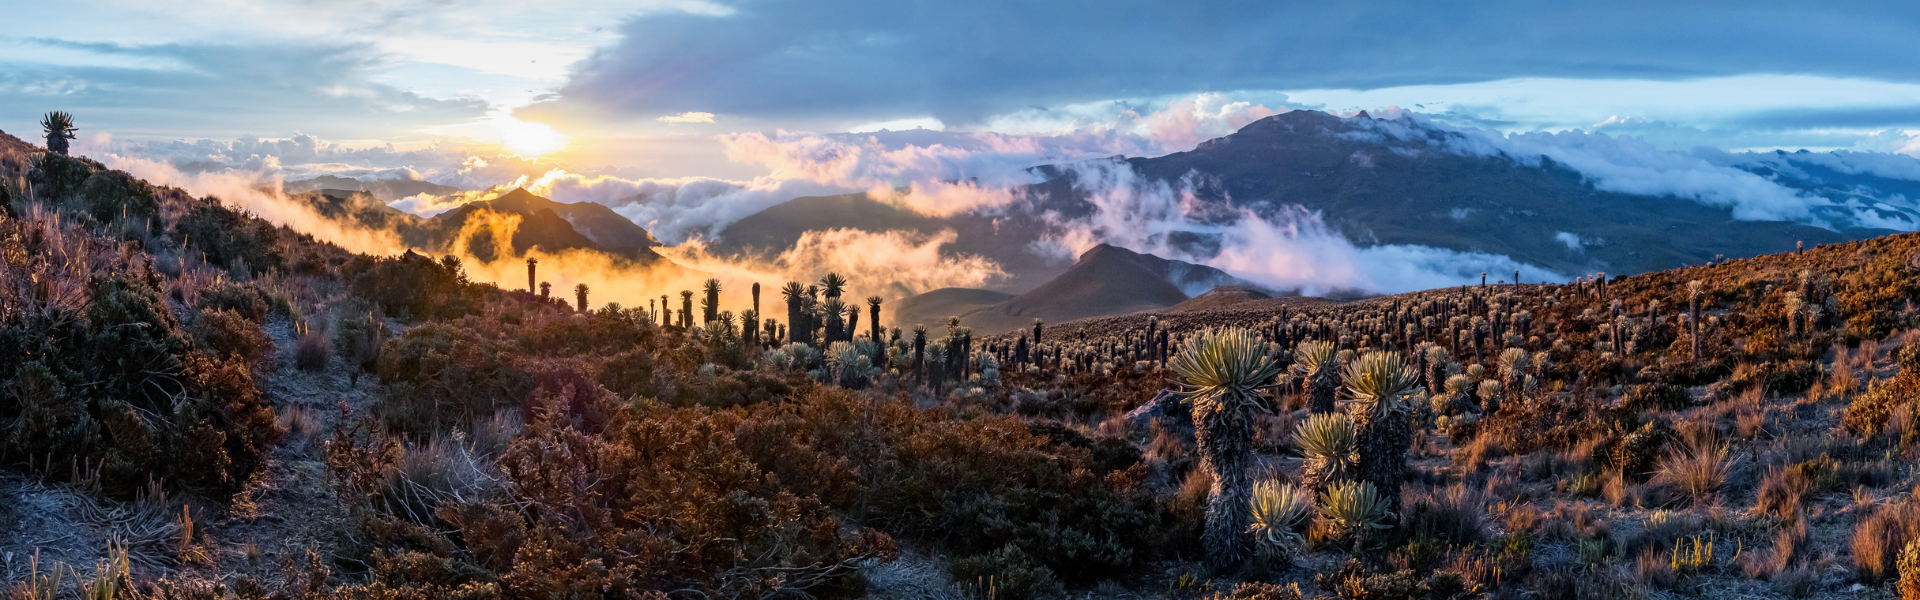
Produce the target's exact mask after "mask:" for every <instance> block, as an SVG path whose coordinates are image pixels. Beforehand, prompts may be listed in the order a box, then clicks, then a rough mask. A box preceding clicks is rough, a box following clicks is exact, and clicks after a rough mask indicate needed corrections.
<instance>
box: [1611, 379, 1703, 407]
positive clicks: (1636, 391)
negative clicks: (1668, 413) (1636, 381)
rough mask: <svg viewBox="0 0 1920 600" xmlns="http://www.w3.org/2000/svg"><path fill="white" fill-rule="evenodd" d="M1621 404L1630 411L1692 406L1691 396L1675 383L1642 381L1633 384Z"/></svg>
mask: <svg viewBox="0 0 1920 600" xmlns="http://www.w3.org/2000/svg"><path fill="white" fill-rule="evenodd" d="M1621 404H1622V405H1623V406H1625V407H1626V408H1627V409H1628V410H1632V411H1648V410H1679V409H1682V408H1686V407H1688V406H1692V405H1693V396H1692V395H1689V394H1687V390H1685V389H1683V388H1681V387H1679V386H1676V385H1671V384H1665V383H1643V384H1640V385H1636V386H1633V389H1632V390H1629V391H1628V392H1627V396H1626V398H1623V399H1622V400H1621Z"/></svg>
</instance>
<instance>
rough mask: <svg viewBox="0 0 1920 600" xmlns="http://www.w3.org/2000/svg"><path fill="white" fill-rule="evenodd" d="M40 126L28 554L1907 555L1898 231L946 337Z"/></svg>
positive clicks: (31, 580)
mask: <svg viewBox="0 0 1920 600" xmlns="http://www.w3.org/2000/svg"><path fill="white" fill-rule="evenodd" d="M71 128H72V120H71V117H67V116H64V115H59V116H57V117H56V116H55V115H49V117H48V124H47V129H48V134H49V138H48V141H49V145H48V148H52V149H53V150H52V151H45V150H41V149H40V148H36V147H33V146H30V145H27V144H25V143H21V142H19V141H18V140H14V139H12V138H6V137H0V206H4V207H5V209H6V213H5V216H4V218H0V269H4V270H3V271H0V342H3V343H0V352H5V353H7V356H6V357H5V359H4V360H0V375H3V376H0V470H3V471H4V478H0V492H4V493H8V494H13V496H9V497H25V494H26V492H23V491H20V490H32V491H33V493H35V494H42V495H46V494H56V495H59V494H64V495H62V496H60V497H62V498H73V500H71V501H69V504H71V505H74V506H87V507H93V508H91V509H88V510H77V509H76V510H74V511H72V512H73V513H74V514H78V515H80V516H78V517H74V518H75V519H76V520H77V521H79V522H82V524H84V525H86V526H87V527H90V528H92V529H89V530H90V531H91V530H101V531H111V532H113V535H111V536H108V539H107V541H106V542H105V543H103V544H101V545H100V547H99V548H96V549H94V554H93V555H91V556H93V557H96V558H97V560H91V559H90V560H68V561H58V562H56V561H52V560H45V561H43V560H41V557H40V555H39V554H38V553H33V554H32V557H31V558H30V559H29V558H28V555H29V553H31V552H32V550H31V549H18V550H16V549H13V548H3V549H0V551H6V552H10V553H11V554H8V555H7V558H6V561H5V562H4V563H3V564H0V577H4V578H5V581H4V583H5V585H6V586H8V588H7V593H10V594H13V595H15V596H18V597H22V598H45V597H55V596H63V597H64V596H71V595H73V594H86V595H87V596H88V597H105V598H111V597H128V598H134V597H155V598H228V597H232V598H289V599H291V598H332V597H349V598H627V597H635V598H675V599H701V600H704V599H709V598H722V597H725V598H747V597H755V598H757V597H816V598H851V597H862V596H874V597H915V598H922V597H932V598H962V597H965V598H975V597H978V598H1003V597H1004V598H1026V597H1064V596H1075V597H1080V596H1093V597H1123V596H1125V597H1134V596H1152V597H1157V596H1169V597H1184V598H1248V599H1252V598H1260V599H1269V598H1313V597H1328V598H1348V599H1361V598H1365V599H1382V598H1406V599H1464V598H1535V597H1538V598H1632V597H1644V598H1651V597H1668V596H1683V595H1694V594H1699V593H1701V592H1702V590H1727V591H1730V592H1731V593H1737V594H1740V595H1743V596H1746V597H1795V598H1798V597H1818V596H1837V595H1849V597H1852V596H1851V595H1853V594H1856V590H1860V592H1858V593H1869V594H1879V595H1880V596H1881V597H1891V596H1894V595H1898V596H1901V597H1904V598H1920V503H1916V502H1914V500H1913V496H1912V492H1913V490H1914V489H1915V488H1916V486H1920V480H1916V479H1915V477H1914V473H1913V469H1912V468H1911V464H1912V460H1913V458H1914V457H1915V452H1916V450H1915V446H1916V442H1920V406H1916V403H1920V335H1916V334H1913V333H1912V331H1913V328H1914V327H1915V326H1916V325H1920V323H1916V318H1920V315H1917V314H1916V312H1915V310H1914V309H1913V307H1912V304H1911V301H1910V299H1911V298H1913V297H1914V296H1915V295H1916V293H1920V236H1914V235H1899V236H1889V237H1884V238H1879V239H1875V240H1869V241H1863V242H1855V243H1849V244H1840V245H1830V246H1822V247H1816V248H1808V249H1805V250H1804V251H1801V252H1796V253H1793V254H1784V255H1776V256H1764V257H1758V258H1751V259H1739V260H1730V261H1724V262H1720V263H1717V264H1713V265H1708V266H1699V267H1690V268H1685V269H1679V270H1674V271H1666V272H1658V273H1649V274H1644V275H1637V276H1632V277H1624V278H1622V277H1606V276H1604V275H1602V276H1596V277H1589V278H1582V279H1580V280H1577V281H1575V282H1573V283H1569V284H1521V283H1517V282H1508V283H1499V282H1490V283H1483V284H1481V285H1475V286H1464V287H1459V288H1451V289H1443V290H1432V291H1427V292H1420V293H1415V294H1406V295H1400V296H1392V297H1383V298H1373V299H1368V300H1362V301H1356V302H1347V303H1328V302H1321V303H1306V302H1293V301H1285V300H1276V301H1257V302H1251V303H1248V304H1243V305H1235V306H1229V307H1226V308H1220V309H1214V310H1208V311H1202V312H1173V313H1166V314H1157V315H1129V316H1123V317H1112V318H1102V319H1092V320H1086V321H1080V322H1075V323H1068V324H1054V325H1049V324H1043V323H1039V322H1035V323H1034V324H1033V326H1032V328H1031V329H1028V330H1023V331H1019V332H1015V333H1011V334H1005V335H1000V336H980V337H976V336H975V335H974V334H973V333H972V332H971V331H970V330H969V329H968V328H967V327H966V326H965V324H964V323H962V322H959V321H958V320H957V319H952V320H949V321H948V322H946V323H935V324H927V325H925V326H914V327H904V328H897V327H883V326H882V323H885V322H886V320H885V318H886V316H887V314H886V312H885V309H886V308H887V307H886V303H885V302H884V301H883V300H882V299H881V298H877V297H876V298H865V299H856V298H852V297H846V296H845V294H844V292H845V290H846V289H847V286H848V282H847V281H846V280H844V279H842V278H841V277H840V276H838V275H834V274H827V275H826V276H825V277H823V278H822V279H820V280H818V281H813V282H791V283H785V284H784V285H783V286H781V287H780V288H779V289H777V290H771V289H770V290H767V291H768V292H769V293H768V294H767V297H765V298H762V294H761V292H762V290H761V289H760V288H759V286H757V285H756V286H754V287H753V288H751V289H748V290H730V289H723V288H722V286H721V284H720V282H718V281H709V282H707V284H706V285H705V286H703V287H702V288H701V289H698V290H660V296H659V297H658V298H657V300H658V302H657V303H656V302H654V300H653V299H649V300H647V304H648V306H647V307H640V306H637V305H636V306H632V307H627V306H622V305H619V304H613V303H607V304H603V305H600V306H598V307H597V308H592V309H590V310H589V309H587V308H586V307H587V306H590V304H589V303H588V302H587V301H588V300H589V299H590V295H591V294H592V290H590V289H587V288H586V286H584V285H582V286H579V287H576V288H575V289H573V290H571V291H572V292H573V294H572V297H570V298H568V297H562V296H564V291H565V290H563V291H562V294H561V295H556V294H555V293H554V290H552V289H551V286H548V285H538V286H537V288H536V284H538V282H539V279H538V275H539V268H540V267H539V265H538V264H537V263H535V262H533V261H529V264H528V276H529V281H528V287H527V289H519V290H503V289H500V288H498V287H495V286H492V285H486V284H477V283H474V282H472V281H469V280H468V279H467V278H466V276H465V274H464V272H463V269H462V265H461V263H460V261H459V260H457V259H455V258H452V257H444V258H433V257H429V256H425V255H421V254H416V253H413V252H407V253H404V254H402V255H400V256H386V257H376V256H365V255H357V254H353V253H350V252H347V251H344V250H342V249H340V248H338V247H336V246H333V245H331V244H328V243H326V242H325V241H323V240H317V239H314V238H312V237H310V236H307V235H303V234H300V233H297V232H294V231H292V230H290V229H287V228H283V227H276V226H273V225H271V224H268V223H267V222H265V221H262V220H260V219H258V218H256V217H254V216H251V215H248V214H246V213H245V212H243V211H238V210H236V209H233V208H231V207H229V206H227V205H224V204H222V203H221V202H219V201H218V200H217V199H213V198H194V197H191V196H190V195H188V194H185V193H183V192H181V191H179V190H174V189H167V188H159V187H154V186H150V185H148V184H146V183H144V182H141V181H139V180H136V179H132V178H130V177H128V176H126V175H125V174H122V173H117V172H114V171H111V170H108V169H105V168H104V167H102V166H101V165H99V164H97V163H94V162H92V161H89V160H86V159H84V158H75V157H69V156H67V155H66V154H65V151H64V150H65V143H64V137H61V136H66V135H69V134H68V131H69V130H70V129H71ZM536 289H537V290H538V291H536ZM726 295H744V296H746V297H748V298H749V299H750V302H749V303H750V305H751V306H752V307H753V308H752V309H750V310H747V311H742V312H741V313H740V314H734V313H732V312H729V311H724V310H720V306H721V305H722V298H723V297H725V296H726ZM736 297H738V296H736ZM763 301H764V302H763ZM763 307H764V308H763ZM305 385H314V386H330V387H326V389H327V390H329V391H328V392H326V393H327V394H332V395H333V396H334V397H330V398H328V399H327V401H326V402H316V401H313V399H312V398H306V399H300V398H299V397H297V396H298V394H296V393H295V392H297V391H298V388H299V386H305ZM295 509H298V510H299V511H300V512H298V513H297V514H296V513H288V514H276V513H275V511H290V510H295ZM22 510H26V509H22V508H14V507H8V508H0V515H9V516H12V515H16V514H17V513H19V512H20V511H22ZM113 515H119V516H113ZM262 532H265V533H266V534H267V535H265V536H263V534H262ZM287 532H292V533H287ZM63 556H65V555H63ZM1856 586H1858V587H1857V588H1856Z"/></svg>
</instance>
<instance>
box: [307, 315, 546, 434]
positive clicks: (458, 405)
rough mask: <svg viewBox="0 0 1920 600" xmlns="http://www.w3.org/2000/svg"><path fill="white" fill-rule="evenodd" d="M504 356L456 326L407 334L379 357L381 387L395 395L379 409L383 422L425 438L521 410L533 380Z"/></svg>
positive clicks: (435, 326) (495, 346)
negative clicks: (502, 411) (503, 412)
mask: <svg viewBox="0 0 1920 600" xmlns="http://www.w3.org/2000/svg"><path fill="white" fill-rule="evenodd" d="M342 329H343V330H344V329H346V328H345V327H342ZM502 350H503V348H501V347H500V346H499V345H498V344H495V343H494V342H493V341H491V340H488V339H485V338H483V337H481V336H479V335H478V334H476V333H474V332H473V331H471V330H469V329H467V328H465V327H462V326H460V325H457V324H452V323H437V322H436V323H428V324H425V325H421V326H418V327H414V328H413V329H409V330H407V332H406V334H404V335H401V336H400V337H399V338H397V339H395V340H393V341H391V342H388V343H387V344H386V346H385V347H384V348H382V349H381V351H380V356H379V359H378V361H379V365H380V382H381V383H383V384H386V385H387V386H389V390H390V393H389V395H388V398H387V401H386V402H384V403H381V404H380V406H379V412H380V419H381V422H382V423H384V424H386V426H388V427H391V428H393V429H394V430H396V431H403V432H407V433H411V434H422V435H424V434H431V433H435V432H446V431H450V430H452V429H453V428H455V427H463V426H465V425H466V424H467V423H468V422H470V421H471V420H472V419H473V418H475V417H484V416H489V415H492V414H493V413H494V412H495V411H498V410H500V409H501V408H505V407H509V406H518V405H519V404H520V402H521V401H522V400H525V399H526V396H527V393H528V392H530V391H532V390H533V383H534V382H533V377H532V376H531V375H529V374H527V373H526V372H524V371H521V370H519V369H515V368H513V367H512V366H511V365H510V364H508V362H507V357H506V356H505V355H503V353H502Z"/></svg>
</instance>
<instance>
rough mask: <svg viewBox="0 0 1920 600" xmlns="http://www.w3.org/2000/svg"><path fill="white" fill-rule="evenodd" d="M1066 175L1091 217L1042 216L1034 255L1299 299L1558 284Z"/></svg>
mask: <svg viewBox="0 0 1920 600" xmlns="http://www.w3.org/2000/svg"><path fill="white" fill-rule="evenodd" d="M1068 168H1069V169H1071V170H1072V171H1073V172H1074V175H1075V177H1074V181H1075V184H1074V186H1075V188H1076V190H1075V191H1076V192H1078V193H1079V194H1080V195H1081V197H1083V198H1085V199H1086V200H1087V201H1088V202H1090V203H1092V204H1093V205H1094V210H1093V211H1092V212H1091V213H1090V214H1088V215H1085V216H1083V217H1077V218H1066V217H1062V216H1060V215H1058V214H1049V215H1048V219H1049V221H1050V235H1049V236H1048V238H1047V239H1045V240H1043V244H1042V247H1041V248H1038V249H1037V250H1040V251H1046V252H1052V253H1055V254H1058V255H1067V256H1075V255H1078V254H1080V253H1081V252H1085V251H1086V250H1088V249H1090V248H1092V247H1093V246H1094V245H1096V244H1100V243H1107V244H1113V245H1116V246H1120V247H1124V248H1127V249H1130V250H1134V251H1137V252H1146V253H1151V254H1154V255H1156V256H1161V257H1166V258H1174V259H1179V260H1185V261H1189V262H1194V263H1199V264H1205V265H1208V266H1212V267H1215V268H1218V269H1221V270H1224V271H1226V272H1228V273H1232V274H1233V275H1236V276H1239V277H1242V278H1245V279H1248V280H1250V281H1253V282H1255V283H1259V284H1261V285H1264V286H1267V287H1270V288H1272V289H1276V290H1286V291H1299V292H1301V293H1303V294H1307V295H1325V294H1328V293H1332V292H1343V291H1344V292H1351V291H1364V292H1374V293H1399V292H1409V291H1415V290H1423V289H1432V288H1437V287H1446V286H1451V285H1461V284H1465V283H1468V282H1471V281H1477V277H1478V275H1479V274H1480V273H1486V272H1492V273H1495V274H1498V273H1510V272H1513V271H1515V270H1518V271H1520V272H1521V273H1522V277H1523V278H1524V279H1526V280H1528V281H1536V282H1538V281H1564V280H1565V279H1566V277H1565V276H1564V275H1561V274H1558V273H1554V272H1552V271H1548V270H1545V269H1541V268H1539V267H1535V266H1532V265H1526V264H1521V263H1520V262H1518V261H1515V260H1513V259H1511V258H1508V257H1506V256H1502V255H1494V254H1488V253H1484V252H1457V251H1453V250H1446V249H1441V248H1432V247H1426V246H1413V245H1399V244H1393V245H1375V246H1369V247H1360V246H1357V245H1355V244H1354V243H1353V242H1351V241H1350V240H1348V239H1346V238H1345V237H1344V236H1342V235H1340V233H1339V232H1337V231H1334V230H1333V229H1331V228H1329V227H1327V225H1326V223H1325V222H1324V221H1323V220H1322V219H1321V218H1320V215H1319V214H1317V213H1313V212H1309V211H1307V210H1305V209H1302V208H1300V207H1299V206H1297V205H1290V206H1285V207H1281V208H1280V209H1278V210H1275V211H1271V212H1269V213H1264V214H1263V213H1255V212H1254V211H1252V210H1247V209H1236V208H1230V207H1227V206H1226V205H1225V204H1224V203H1209V202H1203V201H1200V200H1198V199H1196V198H1195V196H1194V189H1193V182H1192V181H1191V180H1182V181H1178V182H1167V181H1151V180H1147V179H1144V178H1142V177H1141V176H1140V175H1139V174H1138V173H1137V172H1136V171H1134V170H1133V169H1132V168H1131V166H1129V165H1127V164H1126V163H1123V162H1114V161H1085V162H1081V163H1077V164H1074V165H1070V166H1069V167H1068ZM1196 239H1197V240H1200V241H1198V242H1195V240H1196Z"/></svg>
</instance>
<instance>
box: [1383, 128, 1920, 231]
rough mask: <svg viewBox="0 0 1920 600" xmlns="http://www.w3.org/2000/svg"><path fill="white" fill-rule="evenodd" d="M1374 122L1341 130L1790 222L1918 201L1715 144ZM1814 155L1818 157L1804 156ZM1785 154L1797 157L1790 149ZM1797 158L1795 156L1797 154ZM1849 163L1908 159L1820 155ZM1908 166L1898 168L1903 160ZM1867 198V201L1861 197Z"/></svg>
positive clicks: (1880, 219) (1892, 222) (1866, 219)
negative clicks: (1786, 169) (1551, 169)
mask: <svg viewBox="0 0 1920 600" xmlns="http://www.w3.org/2000/svg"><path fill="white" fill-rule="evenodd" d="M1375 117H1376V118H1374V119H1366V120H1359V121H1352V123H1353V124H1354V125H1355V126H1356V127H1360V128H1361V129H1360V130H1359V131H1357V132H1354V133H1350V134H1347V135H1349V136H1350V137H1356V138H1360V139H1368V140H1371V141H1375V142H1379V143H1384V144H1389V145H1391V146H1392V147H1394V148H1395V149H1396V150H1397V151H1403V152H1428V151H1440V152H1451V153H1457V154H1461V155H1466V156H1482V157H1504V158H1507V159H1510V160H1513V161H1515V162H1518V163H1521V164H1526V165H1530V166H1541V165H1543V164H1545V162H1546V161H1549V160H1551V161H1552V162H1553V163H1555V164H1558V165H1560V166H1564V167H1566V168H1569V169H1572V170H1574V171H1576V172H1579V173H1580V174H1581V175H1582V176H1583V177H1585V178H1586V180H1587V181H1588V182H1589V183H1590V184H1592V185H1593V186H1594V187H1595V188H1597V189H1601V190H1605V191H1610V192H1618V193H1623V194H1633V195H1640V196H1651V197H1656V198H1658V197H1675V198H1680V199H1684V200H1688V201H1692V202H1695V203H1699V204H1702V205H1706V206H1713V207H1721V208H1727V209H1730V210H1731V211H1732V216H1733V218H1735V219H1739V220H1748V221H1791V222H1795V223H1802V224H1807V225H1812V226H1816V227H1823V228H1827V229H1833V230H1838V229H1843V228H1847V227H1880V228H1893V229H1905V230H1911V229H1913V228H1914V224H1916V223H1920V204H1916V203H1915V202H1914V201H1912V200H1909V199H1908V197H1906V196H1904V195H1902V194H1899V193H1892V192H1887V191H1884V190H1875V189H1872V188H1862V189H1856V190H1852V191H1850V192H1847V193H1835V192H1834V191H1832V190H1830V189H1827V187H1828V186H1825V185H1823V184H1821V182H1819V181H1815V180H1808V179H1805V178H1800V179H1797V180H1796V179H1794V178H1791V177H1782V176H1781V174H1780V173H1778V172H1777V170H1762V169H1759V168H1756V167H1757V166H1761V165H1762V163H1763V162H1764V159H1763V158H1762V157H1765V156H1769V155H1768V154H1752V153H1742V154H1729V153H1726V152H1723V151H1719V150H1714V149H1710V148H1709V149H1696V150H1694V151H1690V152H1680V151H1674V150H1667V149H1662V148H1659V147H1656V146H1654V145H1652V144H1649V143H1647V142H1645V141H1643V140H1641V139H1639V138H1635V137H1626V136H1612V135H1607V134H1605V133H1589V132H1586V131H1580V130H1569V131H1560V132H1529V133H1512V134H1502V133H1500V132H1496V131H1489V130H1484V129H1473V128H1453V127H1450V126H1447V125H1445V124H1441V123H1436V122H1434V121H1432V120H1430V119H1428V118H1426V117H1423V116H1421V115H1418V114H1415V113H1411V112H1408V111H1405V110H1401V109H1398V108H1393V107H1389V108H1387V109H1383V110H1380V111H1378V112H1377V113H1376V114H1375ZM1807 155H1811V156H1819V155H1815V154H1813V153H1807ZM1791 156H1796V157H1798V156H1803V155H1801V154H1797V153H1796V154H1793V155H1791ZM1796 160H1799V159H1796ZM1807 160H1823V161H1828V162H1833V163H1834V164H1841V165H1856V166H1851V167H1848V168H1867V167H1865V165H1869V164H1871V165H1873V167H1872V168H1877V169H1882V170H1885V169H1893V168H1895V165H1905V164H1906V163H1905V162H1903V161H1905V160H1906V159H1905V158H1904V157H1883V158H1875V159H1867V158H1864V157H1861V158H1855V157H1852V156H1851V153H1849V154H1847V155H1841V154H1830V155H1826V157H1825V158H1822V159H1807ZM1901 168H1904V167H1901ZM1862 198H1864V199H1866V200H1868V201H1867V202H1863V201H1861V199H1862Z"/></svg>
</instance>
